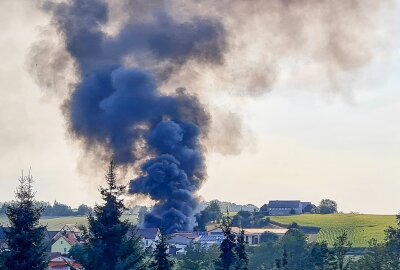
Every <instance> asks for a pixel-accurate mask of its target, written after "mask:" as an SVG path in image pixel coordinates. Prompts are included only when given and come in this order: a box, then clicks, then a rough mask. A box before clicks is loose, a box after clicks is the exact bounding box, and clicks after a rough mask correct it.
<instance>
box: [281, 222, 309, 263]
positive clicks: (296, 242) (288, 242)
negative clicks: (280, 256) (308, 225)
mask: <svg viewBox="0 0 400 270" xmlns="http://www.w3.org/2000/svg"><path fill="white" fill-rule="evenodd" d="M281 245H282V249H283V250H284V251H286V252H287V265H288V268H289V269H291V270H300V269H307V267H306V266H307V264H308V250H307V238H306V236H305V234H304V233H302V232H301V231H300V230H298V229H289V230H288V231H287V232H286V233H285V235H284V236H283V237H282V239H281Z"/></svg>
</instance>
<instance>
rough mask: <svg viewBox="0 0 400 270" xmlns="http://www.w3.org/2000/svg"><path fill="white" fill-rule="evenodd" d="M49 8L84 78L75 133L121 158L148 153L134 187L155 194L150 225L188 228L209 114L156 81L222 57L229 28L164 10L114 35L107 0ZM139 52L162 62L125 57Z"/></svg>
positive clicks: (71, 114) (123, 161)
mask: <svg viewBox="0 0 400 270" xmlns="http://www.w3.org/2000/svg"><path fill="white" fill-rule="evenodd" d="M43 9H44V10H46V11H48V12H49V13H51V14H52V16H53V19H52V22H53V24H54V25H55V27H56V28H57V29H58V31H59V32H61V33H62V34H63V35H64V38H65V43H66V49H67V51H68V52H69V54H70V55H71V56H72V58H73V59H74V61H75V65H76V69H77V71H78V74H79V77H80V81H79V82H78V83H77V85H76V87H75V88H74V89H73V91H72V93H71V95H70V97H69V98H68V100H67V101H65V103H64V106H63V108H64V113H65V116H66V117H67V120H68V123H69V130H70V132H71V134H72V135H73V136H74V137H76V138H77V139H79V140H81V141H83V143H84V145H85V147H86V149H87V150H89V151H90V150H91V149H96V148H99V147H101V148H102V149H103V150H105V151H106V152H107V153H108V154H109V156H111V157H112V158H113V159H114V161H115V162H116V164H117V165H123V166H126V165H133V164H135V162H136V161H137V158H138V156H139V153H140V156H142V155H143V152H145V155H147V157H150V159H148V161H147V162H145V163H144V164H143V166H142V167H141V172H140V173H139V175H140V176H139V177H138V179H134V180H132V181H131V184H130V188H129V192H130V193H135V194H145V195H148V196H149V197H150V198H152V199H153V200H155V201H156V205H155V207H154V209H153V211H152V212H151V213H149V214H148V215H147V216H146V217H145V223H144V226H147V227H163V228H164V229H165V230H166V231H167V232H168V233H170V232H174V231H177V230H187V229H189V228H190V226H191V218H192V217H193V215H194V211H195V209H196V208H197V204H198V201H197V197H196V195H195V192H196V191H197V190H198V189H199V187H200V186H201V183H202V182H203V181H204V178H205V163H204V154H203V151H202V148H201V146H200V143H199V137H200V136H201V135H205V134H206V133H207V130H208V125H209V119H210V118H209V115H208V113H207V111H206V110H205V109H204V107H203V105H202V104H200V102H199V101H198V99H197V98H196V97H195V96H193V95H190V94H188V93H187V92H186V91H185V89H183V88H179V89H177V91H176V93H174V94H169V95H165V94H162V93H160V91H159V88H158V86H157V84H158V83H162V82H163V80H165V79H166V78H168V77H169V76H170V75H171V74H172V73H173V72H174V71H175V70H177V69H179V68H180V66H182V65H183V64H184V63H185V62H187V61H189V60H191V61H200V62H210V63H220V62H221V61H222V54H221V51H222V48H223V46H224V39H223V32H224V31H223V28H222V27H221V25H220V24H219V23H218V22H217V21H214V20H211V19H207V18H191V20H189V21H187V22H184V23H183V22H176V21H175V20H174V19H173V18H171V17H170V16H169V15H168V14H167V13H166V12H165V11H163V10H157V11H156V12H154V15H153V19H152V20H151V21H148V22H140V23H137V22H136V23H134V22H128V23H127V24H125V25H124V27H123V28H122V29H121V30H120V31H119V32H118V33H117V34H116V35H114V36H110V35H108V34H106V33H104V32H103V31H102V27H103V26H104V24H106V23H107V21H108V7H107V5H106V3H105V2H103V1H100V0H75V1H69V2H64V3H52V2H46V3H45V4H44V6H43ZM137 55H145V56H146V58H147V59H149V61H148V63H162V65H161V66H160V65H158V66H157V69H154V70H153V69H152V68H151V66H150V69H147V70H145V69H143V68H140V67H137V66H129V65H127V64H125V62H126V59H129V57H134V56H137ZM147 66H149V64H147ZM152 71H154V73H153V72H152Z"/></svg>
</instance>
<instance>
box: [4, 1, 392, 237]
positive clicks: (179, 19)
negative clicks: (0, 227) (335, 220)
mask: <svg viewBox="0 0 400 270" xmlns="http://www.w3.org/2000/svg"><path fill="white" fill-rule="evenodd" d="M32 2H33V1H18V2H16V1H9V0H5V1H2V2H1V3H0V21H1V25H2V33H1V34H0V44H1V45H0V56H1V59H2V64H1V66H0V70H1V72H0V87H1V93H2V99H1V100H0V116H1V117H0V123H1V126H2V129H1V131H0V149H2V156H1V164H3V168H2V170H1V171H0V183H1V186H2V189H1V190H0V198H1V200H3V201H5V200H10V199H12V197H13V192H12V191H13V189H14V187H15V180H16V179H17V178H18V175H19V173H20V171H21V169H22V168H25V169H27V168H29V167H31V168H32V173H33V175H34V177H35V179H36V183H35V185H36V186H37V188H36V189H37V190H38V193H37V197H38V198H39V199H41V200H46V201H53V200H55V199H56V200H58V201H62V202H66V203H69V204H73V205H74V204H75V205H76V204H79V203H81V202H87V203H90V204H93V203H94V201H96V200H98V197H97V196H98V195H97V193H98V192H97V187H98V186H99V185H100V184H101V183H102V180H103V172H104V169H105V168H106V164H107V163H108V162H109V160H110V159H111V158H113V159H114V160H115V162H116V164H117V165H118V166H119V176H120V178H121V180H122V181H124V183H129V182H130V180H132V179H133V180H132V181H131V182H130V193H134V194H139V195H140V196H142V195H148V196H150V197H151V198H153V199H154V200H156V201H159V204H158V205H157V206H156V207H155V208H154V210H153V213H152V215H153V216H151V217H149V219H148V220H147V222H149V223H150V224H151V225H157V222H159V219H160V218H170V220H171V224H174V223H179V224H180V226H181V227H179V228H177V229H180V230H183V229H186V228H187V227H188V226H190V223H191V220H190V218H191V216H192V215H193V213H194V212H195V211H196V208H197V207H198V204H197V201H198V200H199V198H204V199H207V200H211V199H219V200H224V201H232V202H236V203H243V204H247V203H252V204H256V205H258V206H261V205H262V204H264V203H266V202H267V201H268V200H274V199H299V200H307V201H314V202H317V201H319V200H321V199H322V198H325V197H330V198H333V199H335V200H336V201H337V202H338V203H339V205H340V209H339V210H342V211H358V212H363V213H387V214H393V213H395V212H397V211H398V208H399V207H398V206H399V205H400V198H398V196H397V194H396V190H398V189H399V188H400V182H399V179H400V171H399V170H398V161H399V158H400V126H399V125H398V124H397V122H398V119H397V118H398V117H397V115H398V114H399V113H400V94H399V91H398V87H399V86H400V79H399V78H398V72H399V71H400V64H399V63H400V61H399V60H400V53H399V47H398V41H399V34H400V33H399V30H398V29H396V27H395V26H396V25H398V24H399V23H400V21H399V19H398V18H395V16H394V15H395V11H399V10H400V6H399V4H398V3H396V2H394V1H390V0H388V1H379V3H378V1H372V0H370V1H361V0H359V1H356V0H352V1H337V2H336V4H333V2H332V1H317V0H307V1H286V0H285V1H284V0H282V1H255V2H257V3H258V4H257V5H254V6H253V5H248V6H246V7H244V6H243V5H242V3H243V2H242V1H232V2H230V1H218V4H215V5H213V4H212V1H204V3H203V4H202V5H198V4H195V3H194V2H192V1H154V2H151V3H149V2H147V1H146V2H145V1H128V0H126V1H110V4H109V5H106V4H104V3H102V2H101V1H95V0H90V1H89V0H87V1H82V0H81V1H77V2H76V3H78V4H77V5H76V6H72V5H67V4H65V3H64V4H63V3H62V4H54V3H50V2H47V1H43V2H42V4H39V5H34V4H33V3H32ZM61 2H62V1H61ZM228 2H229V4H228ZM79 4H80V5H79ZM88 14H89V15H88ZM260 25H262V27H260ZM310 40H312V41H313V43H312V44H310ZM93 89H96V91H95V92H93V91H92V90H93ZM130 89H135V91H134V92H132V91H130ZM160 168H162V170H163V172H164V173H165V175H169V176H168V177H171V178H168V179H170V180H168V181H165V183H160V182H157V181H155V182H152V181H153V180H154V179H160V178H157V177H159V174H158V173H159V172H160ZM153 173H154V175H155V176H154V177H153V178H152V177H150V176H152V174H153ZM149 175H150V176H149ZM170 183H173V184H170ZM164 184H166V185H164ZM168 184H170V185H168ZM177 187H178V188H177ZM161 191H162V192H161ZM72 194H73V195H72ZM238 194H240V196H238ZM140 196H139V197H140ZM174 196H175V197H174ZM160 201H161V203H160ZM171 208H174V209H179V211H177V212H173V213H170V212H169V210H170V209H171ZM177 220H179V222H178V221H177ZM175 229H176V228H172V225H171V230H175Z"/></svg>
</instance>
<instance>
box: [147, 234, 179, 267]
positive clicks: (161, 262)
mask: <svg viewBox="0 0 400 270" xmlns="http://www.w3.org/2000/svg"><path fill="white" fill-rule="evenodd" d="M167 241H168V237H167V236H166V235H165V234H164V233H161V236H160V239H159V240H158V241H157V243H156V248H155V250H154V252H153V260H152V262H151V263H150V269H153V270H170V269H173V266H174V261H173V260H171V258H170V256H169V254H168V243H167Z"/></svg>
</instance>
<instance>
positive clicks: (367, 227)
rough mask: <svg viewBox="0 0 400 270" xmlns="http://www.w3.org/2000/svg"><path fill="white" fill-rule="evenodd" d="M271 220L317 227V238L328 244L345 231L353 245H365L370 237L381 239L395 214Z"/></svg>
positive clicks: (299, 216)
mask: <svg viewBox="0 0 400 270" xmlns="http://www.w3.org/2000/svg"><path fill="white" fill-rule="evenodd" d="M271 220H272V221H274V222H278V223H281V224H285V225H287V224H290V223H292V222H296V223H298V224H299V225H300V226H312V227H318V228H320V229H321V230H320V232H319V234H318V236H317V240H318V241H323V240H325V241H327V242H328V244H329V245H332V244H333V242H334V239H335V238H336V237H337V236H339V235H340V234H341V233H343V232H347V235H348V236H349V239H350V241H351V242H352V243H353V247H367V246H368V241H369V240H370V239H371V238H375V239H377V240H379V241H381V240H383V239H384V230H385V229H386V228H387V227H388V226H394V225H395V216H389V215H359V214H332V215H298V216H286V217H271Z"/></svg>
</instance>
